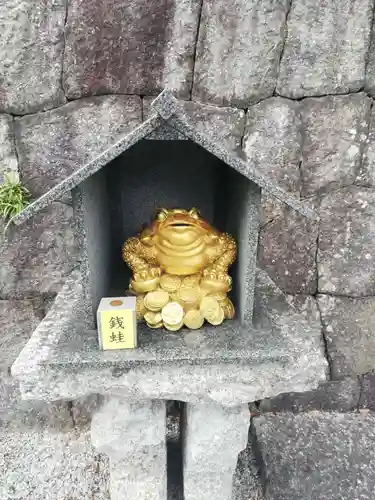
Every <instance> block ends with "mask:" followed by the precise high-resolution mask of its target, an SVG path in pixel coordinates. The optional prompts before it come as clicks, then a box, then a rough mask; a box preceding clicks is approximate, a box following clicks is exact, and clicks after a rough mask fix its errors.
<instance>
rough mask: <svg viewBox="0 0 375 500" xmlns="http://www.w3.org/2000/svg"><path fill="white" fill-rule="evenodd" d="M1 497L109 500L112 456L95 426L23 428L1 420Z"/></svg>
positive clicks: (5, 499)
mask: <svg viewBox="0 0 375 500" xmlns="http://www.w3.org/2000/svg"><path fill="white" fill-rule="evenodd" d="M0 449H1V454H0V477H1V481H0V498H1V499H2V500H26V499H27V500H47V499H48V500H68V499H69V500H73V499H74V500H110V496H109V484H108V483H109V477H108V476H109V474H108V472H109V470H108V459H107V458H106V457H105V456H103V455H100V454H99V453H97V452H96V451H95V450H94V449H93V447H92V445H91V442H90V431H89V430H88V429H87V428H86V429H83V430H78V429H71V430H69V431H67V432H56V430H51V429H36V428H33V429H28V430H25V429H23V430H22V431H21V432H20V431H19V430H18V431H17V430H12V429H11V428H9V427H8V426H1V425H0Z"/></svg>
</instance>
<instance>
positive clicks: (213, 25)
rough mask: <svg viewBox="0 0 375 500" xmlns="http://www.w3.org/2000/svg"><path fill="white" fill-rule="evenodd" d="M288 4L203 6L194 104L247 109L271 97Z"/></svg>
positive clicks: (240, 0)
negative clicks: (203, 103) (211, 104)
mask: <svg viewBox="0 0 375 500" xmlns="http://www.w3.org/2000/svg"><path fill="white" fill-rule="evenodd" d="M287 9H288V0H281V1H279V2H274V1H272V0H265V1H263V2H261V3H259V2H258V1H256V0H250V1H249V0H231V1H229V2H228V1H227V0H220V1H218V0H208V1H205V2H203V10H202V17H201V23H200V29H199V38H198V45H197V57H196V62H195V69H194V85H193V99H196V100H198V101H203V102H212V103H215V104H219V105H224V106H225V105H232V106H238V107H243V108H246V107H247V106H248V105H249V104H250V103H252V102H257V101H259V100H261V99H265V98H266V97H269V96H271V95H272V93H273V91H274V89H275V86H276V80H277V72H278V67H279V58H280V54H281V50H282V45H283V36H284V29H285V18H286V13H287Z"/></svg>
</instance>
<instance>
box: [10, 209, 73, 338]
mask: <svg viewBox="0 0 375 500" xmlns="http://www.w3.org/2000/svg"><path fill="white" fill-rule="evenodd" d="M73 224H74V222H73V211H72V208H71V207H69V206H67V205H65V204H63V203H54V204H52V205H50V207H48V208H47V209H45V210H43V211H42V212H40V213H39V214H37V215H36V216H35V217H34V218H33V219H30V221H28V222H27V223H25V224H23V225H22V226H20V227H18V228H12V229H10V230H9V233H8V234H7V235H5V236H4V235H2V236H1V237H0V254H1V260H2V266H1V269H0V296H1V297H11V296H17V297H20V296H35V295H36V294H51V293H57V292H58V291H59V290H60V287H61V285H62V284H63V283H64V281H65V278H66V276H67V275H68V274H70V273H71V271H72V270H73V268H74V267H75V266H76V265H77V258H78V256H79V253H78V248H77V243H76V241H75V238H74V233H73ZM29 333H30V334H31V333H32V331H31V330H30V332H29Z"/></svg>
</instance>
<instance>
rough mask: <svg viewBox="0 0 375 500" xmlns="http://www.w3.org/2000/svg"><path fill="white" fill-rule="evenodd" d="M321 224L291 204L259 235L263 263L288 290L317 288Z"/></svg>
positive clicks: (310, 291) (267, 270)
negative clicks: (296, 210) (318, 245)
mask: <svg viewBox="0 0 375 500" xmlns="http://www.w3.org/2000/svg"><path fill="white" fill-rule="evenodd" d="M318 227H319V224H318V222H316V221H312V220H311V219H307V218H306V217H303V216H302V215H300V214H299V213H297V212H294V211H292V210H290V209H289V208H288V207H285V206H284V207H281V209H280V210H279V215H278V216H275V218H274V219H271V220H270V221H269V222H268V223H266V224H265V225H264V226H263V227H262V228H261V231H260V237H259V252H258V259H259V267H261V268H262V269H263V270H265V271H266V272H267V273H268V274H269V276H270V277H271V278H272V279H273V280H274V281H275V283H276V284H277V285H278V286H279V287H280V288H281V289H282V290H283V291H284V292H286V293H292V294H295V293H304V294H306V293H307V294H314V293H315V292H316V290H317V271H316V252H317V238H318Z"/></svg>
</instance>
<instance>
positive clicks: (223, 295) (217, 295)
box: [210, 292, 227, 305]
mask: <svg viewBox="0 0 375 500" xmlns="http://www.w3.org/2000/svg"><path fill="white" fill-rule="evenodd" d="M210 297H213V298H214V299H216V300H217V301H218V302H219V304H220V305H221V304H222V303H223V302H225V301H226V300H227V294H226V293H225V292H215V293H210Z"/></svg>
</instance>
